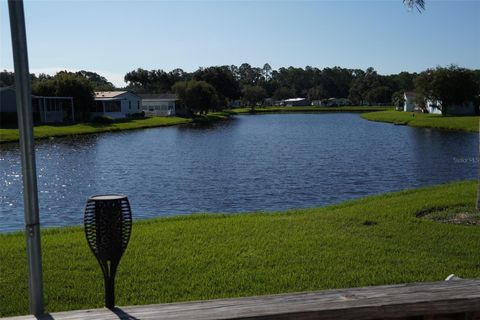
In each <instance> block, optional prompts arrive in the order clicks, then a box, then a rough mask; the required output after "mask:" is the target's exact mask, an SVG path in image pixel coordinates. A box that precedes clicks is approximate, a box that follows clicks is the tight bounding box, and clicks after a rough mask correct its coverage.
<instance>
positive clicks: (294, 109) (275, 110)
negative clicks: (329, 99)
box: [231, 106, 393, 114]
mask: <svg viewBox="0 0 480 320" xmlns="http://www.w3.org/2000/svg"><path fill="white" fill-rule="evenodd" d="M392 108H393V107H373V106H372V107H364V106H348V107H313V106H306V107H262V108H255V112H254V113H302V112H305V113H310V112H311V113H315V112H358V113H363V112H377V111H385V110H391V109H392ZM231 112H233V113H235V114H251V113H252V112H251V108H235V109H231Z"/></svg>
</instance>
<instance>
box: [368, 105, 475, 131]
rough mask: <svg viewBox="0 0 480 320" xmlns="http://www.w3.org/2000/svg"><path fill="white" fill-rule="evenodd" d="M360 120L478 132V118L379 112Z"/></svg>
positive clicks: (369, 114) (391, 111)
mask: <svg viewBox="0 0 480 320" xmlns="http://www.w3.org/2000/svg"><path fill="white" fill-rule="evenodd" d="M361 117H362V118H364V119H367V120H371V121H379V122H390V123H394V124H402V125H409V126H412V127H427V128H438V129H448V130H460V131H469V132H478V131H479V120H480V116H445V117H444V116H442V115H439V114H423V113H413V112H401V111H393V110H390V111H380V112H371V113H364V114H362V115H361Z"/></svg>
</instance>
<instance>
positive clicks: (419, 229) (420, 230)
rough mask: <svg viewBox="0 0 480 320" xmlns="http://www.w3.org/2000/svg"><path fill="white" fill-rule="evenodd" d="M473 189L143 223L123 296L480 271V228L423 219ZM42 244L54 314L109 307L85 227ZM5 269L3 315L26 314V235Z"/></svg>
mask: <svg viewBox="0 0 480 320" xmlns="http://www.w3.org/2000/svg"><path fill="white" fill-rule="evenodd" d="M475 190H476V184H475V182H471V181H468V182H458V183H452V184H447V185H441V186H437V187H430V188H423V189H418V190H410V191H403V192H399V193H392V194H385V195H380V196H374V197H369V198H364V199H360V200H355V201H349V202H345V203H342V204H339V205H335V206H330V207H325V208H314V209H303V210H291V211H288V212H283V213H282V212H280V213H252V214H237V215H221V214H218V215H212V214H208V215H193V216H183V217H174V218H161V219H151V220H143V221H138V222H136V223H135V224H134V227H133V232H132V237H131V239H130V244H129V247H128V249H127V251H126V253H125V255H124V257H123V260H122V261H121V263H120V266H119V271H118V275H117V286H116V294H117V304H118V305H121V306H125V305H138V304H155V303H165V302H174V301H187V300H203V299H213V298H225V297H238V296H252V295H264V294H276V293H288V292H298V291H309V290H322V289H330V288H343V287H356V286H370V285H382V284H394V283H405V282H416V281H437V280H438V281H440V280H443V279H445V277H446V276H448V275H449V274H451V273H455V274H457V275H459V276H461V277H465V278H477V277H480V268H479V267H478V263H479V261H480V250H478V244H479V243H480V228H478V227H472V226H464V225H453V224H447V223H440V222H434V221H431V220H427V219H419V218H416V217H415V214H416V212H418V211H421V210H426V209H428V208H433V207H448V206H461V205H463V206H473V204H474V202H475ZM152 210H154V208H152ZM79 214H81V213H79ZM134 214H135V212H134ZM42 250H43V251H42V252H43V263H44V284H45V301H46V310H47V311H48V312H53V311H61V310H72V309H85V308H96V307H102V306H103V301H104V300H103V299H104V297H103V292H104V291H103V279H102V275H101V272H100V269H99V266H98V265H97V262H96V260H95V259H94V257H93V255H92V254H91V252H90V251H89V249H88V246H87V243H86V240H85V236H84V233H83V230H82V229H81V228H80V227H74V228H59V229H46V230H44V231H43V232H42ZM0 275H1V277H0V288H1V290H0V316H8V315H17V314H26V313H28V307H27V280H26V279H27V273H26V262H25V238H24V235H23V234H21V233H14V234H3V235H0Z"/></svg>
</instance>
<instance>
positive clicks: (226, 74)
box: [193, 66, 240, 107]
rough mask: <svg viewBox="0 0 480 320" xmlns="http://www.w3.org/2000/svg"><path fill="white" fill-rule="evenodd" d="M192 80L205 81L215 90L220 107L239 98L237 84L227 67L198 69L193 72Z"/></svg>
mask: <svg viewBox="0 0 480 320" xmlns="http://www.w3.org/2000/svg"><path fill="white" fill-rule="evenodd" d="M193 78H194V79H195V80H198V81H205V82H207V83H209V84H210V85H212V86H213V87H214V88H215V90H216V92H217V94H218V99H219V101H220V107H226V106H227V101H228V100H234V99H238V98H239V97H240V85H239V82H238V81H237V80H236V79H235V77H234V75H233V73H232V71H231V70H230V67H228V66H222V67H209V68H206V69H199V70H197V71H195V73H194V74H193Z"/></svg>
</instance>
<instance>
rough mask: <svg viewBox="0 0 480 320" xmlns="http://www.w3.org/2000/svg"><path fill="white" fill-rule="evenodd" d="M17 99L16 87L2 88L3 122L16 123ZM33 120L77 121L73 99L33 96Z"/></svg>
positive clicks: (53, 121)
mask: <svg viewBox="0 0 480 320" xmlns="http://www.w3.org/2000/svg"><path fill="white" fill-rule="evenodd" d="M16 103H17V97H16V90H15V87H14V86H11V87H4V88H0V118H2V122H5V123H6V122H16V121H17V120H16V119H17V105H16ZM32 111H33V120H34V122H36V123H39V122H40V123H60V122H69V121H75V116H74V109H73V97H51V96H50V97H49V96H35V95H32Z"/></svg>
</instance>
